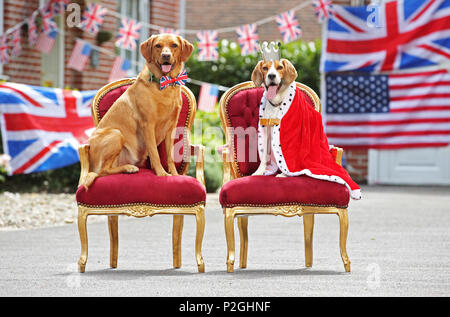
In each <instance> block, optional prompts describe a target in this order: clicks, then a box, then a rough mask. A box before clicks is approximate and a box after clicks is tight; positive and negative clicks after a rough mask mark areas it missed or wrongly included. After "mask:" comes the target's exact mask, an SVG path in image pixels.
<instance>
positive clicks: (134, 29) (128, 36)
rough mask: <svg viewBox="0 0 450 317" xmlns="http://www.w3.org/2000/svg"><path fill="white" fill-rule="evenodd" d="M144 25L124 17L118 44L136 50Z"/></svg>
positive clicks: (118, 35) (121, 22)
mask: <svg viewBox="0 0 450 317" xmlns="http://www.w3.org/2000/svg"><path fill="white" fill-rule="evenodd" d="M141 27H142V25H141V24H140V23H139V22H136V21H135V20H133V19H127V18H122V20H121V21H120V28H119V31H118V34H117V41H116V46H119V47H122V48H124V49H128V50H135V49H136V46H137V41H138V39H139V32H140V30H141Z"/></svg>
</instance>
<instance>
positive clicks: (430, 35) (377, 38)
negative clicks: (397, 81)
mask: <svg viewBox="0 0 450 317" xmlns="http://www.w3.org/2000/svg"><path fill="white" fill-rule="evenodd" d="M333 10H334V13H333V15H332V16H331V18H330V19H329V20H328V23H327V28H326V32H325V37H324V38H325V40H324V43H323V46H322V47H323V52H322V59H321V70H322V71H324V72H334V71H366V72H373V71H392V70H398V69H407V68H412V67H420V66H430V65H438V64H441V63H445V62H447V61H448V60H449V58H450V38H449V34H450V23H448V21H449V19H450V0H434V1H423V0H408V1H400V0H399V1H387V2H383V3H382V4H380V6H379V7H378V20H379V22H380V26H381V27H374V25H373V23H368V21H370V22H373V21H371V20H370V19H371V18H372V17H371V16H370V14H372V13H371V12H368V11H367V8H366V7H342V6H334V7H333Z"/></svg>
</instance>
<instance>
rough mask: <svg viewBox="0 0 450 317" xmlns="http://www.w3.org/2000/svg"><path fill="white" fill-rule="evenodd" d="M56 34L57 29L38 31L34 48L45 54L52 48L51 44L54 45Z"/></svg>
mask: <svg viewBox="0 0 450 317" xmlns="http://www.w3.org/2000/svg"><path fill="white" fill-rule="evenodd" d="M57 36H58V31H57V30H55V31H53V32H51V33H49V34H46V33H40V34H39V36H38V38H37V41H36V46H35V47H34V48H35V49H37V50H38V51H40V52H42V53H46V54H48V53H50V52H51V51H52V49H53V46H54V45H55V41H56V37H57Z"/></svg>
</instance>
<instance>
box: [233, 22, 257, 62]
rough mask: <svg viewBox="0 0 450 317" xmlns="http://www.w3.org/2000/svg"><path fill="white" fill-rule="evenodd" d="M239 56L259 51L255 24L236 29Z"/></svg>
mask: <svg viewBox="0 0 450 317" xmlns="http://www.w3.org/2000/svg"><path fill="white" fill-rule="evenodd" d="M236 33H237V35H238V43H239V45H240V46H241V55H243V56H245V55H249V54H253V53H257V52H258V51H259V44H258V30H257V28H256V24H246V25H242V26H239V27H237V28H236Z"/></svg>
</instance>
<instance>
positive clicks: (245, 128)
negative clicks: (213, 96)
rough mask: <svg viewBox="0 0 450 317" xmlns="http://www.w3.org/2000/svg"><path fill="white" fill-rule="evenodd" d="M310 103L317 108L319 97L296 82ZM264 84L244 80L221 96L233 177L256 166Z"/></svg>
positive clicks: (257, 163) (248, 171)
mask: <svg viewBox="0 0 450 317" xmlns="http://www.w3.org/2000/svg"><path fill="white" fill-rule="evenodd" d="M297 87H298V88H299V89H300V90H301V91H302V92H303V93H304V94H306V95H307V96H308V98H307V100H309V101H310V103H311V106H312V107H314V108H315V109H316V110H317V111H319V112H320V100H319V97H318V96H317V94H316V93H315V92H314V91H313V90H312V89H311V88H309V87H308V86H306V85H303V84H300V83H297ZM263 93H264V88H262V87H255V86H254V84H253V82H244V83H241V84H238V85H236V86H234V87H232V88H230V89H229V90H228V91H227V92H226V93H225V94H224V95H223V96H222V98H221V99H220V116H221V121H222V126H223V128H224V131H225V134H226V139H227V144H228V145H230V154H231V157H232V160H233V161H232V164H231V166H232V173H233V177H234V178H238V177H242V176H248V175H251V174H253V173H254V172H255V171H256V169H257V168H258V166H259V163H260V161H259V157H258V149H257V146H258V142H257V141H258V140H257V139H258V134H257V132H258V121H259V106H260V103H261V98H262V96H263Z"/></svg>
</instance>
